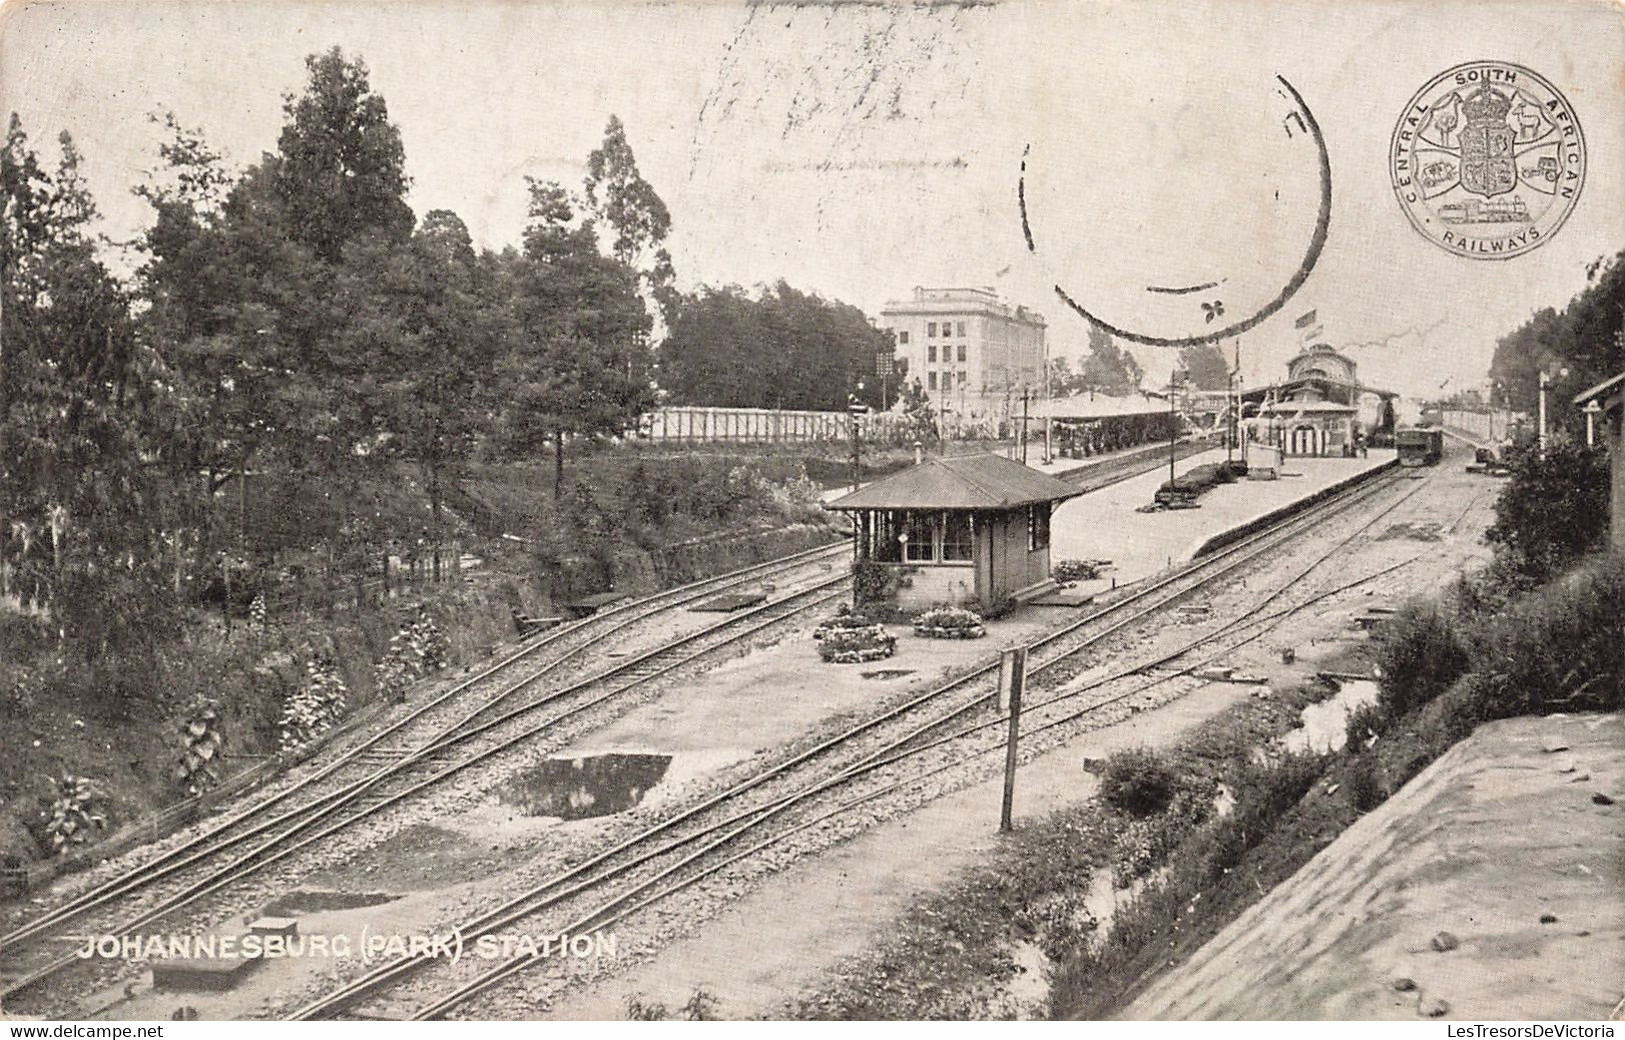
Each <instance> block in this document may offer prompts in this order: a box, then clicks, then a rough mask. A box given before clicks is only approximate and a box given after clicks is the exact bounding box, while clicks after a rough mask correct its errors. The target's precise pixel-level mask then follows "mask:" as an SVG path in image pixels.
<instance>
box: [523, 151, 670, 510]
mask: <svg viewBox="0 0 1625 1040" xmlns="http://www.w3.org/2000/svg"><path fill="white" fill-rule="evenodd" d="M529 186H530V205H529V211H528V212H529V217H530V222H529V224H528V225H527V227H526V229H525V241H524V249H523V251H522V252H521V253H517V254H514V255H513V256H512V257H510V259H509V262H508V265H507V266H508V268H509V277H510V278H511V279H512V282H511V284H512V293H513V295H512V299H513V318H514V332H513V336H514V343H513V345H512V347H511V349H510V350H509V351H508V352H507V355H506V357H505V358H504V361H503V364H502V370H503V375H504V380H505V381H504V387H505V390H506V394H505V396H506V404H507V413H506V415H505V417H504V428H505V433H506V439H507V442H508V446H509V448H510V450H513V451H516V452H529V451H535V450H537V449H539V448H540V447H541V446H542V445H544V444H550V445H551V446H552V448H553V458H554V474H553V491H554V495H555V496H557V495H558V494H560V493H561V492H562V490H563V484H564V456H565V451H566V447H567V444H568V442H569V441H571V440H591V439H595V438H598V437H604V436H614V435H618V434H621V433H624V432H626V431H627V430H630V429H632V428H634V427H635V426H636V425H637V424H638V422H639V420H640V418H641V416H642V415H643V413H645V412H646V411H648V410H649V408H651V407H652V406H653V404H654V390H653V385H652V382H651V378H650V377H651V374H652V357H651V355H650V352H649V348H648V345H647V336H648V331H649V326H650V316H649V313H648V312H647V310H645V308H644V305H643V301H642V299H641V298H640V297H639V295H638V280H637V275H636V273H635V272H634V271H633V270H632V269H631V268H630V267H629V266H628V265H627V264H625V263H624V262H622V261H621V260H618V259H616V258H615V257H611V256H604V255H603V254H602V253H600V252H599V251H598V245H597V234H596V231H595V229H594V227H593V222H592V221H591V220H590V219H585V218H582V217H581V216H580V213H579V210H580V207H579V206H578V205H577V204H576V203H575V201H574V200H572V199H571V198H570V196H569V194H568V193H567V192H566V191H565V190H564V189H563V188H562V187H560V186H559V185H558V184H555V183H553V182H551V181H538V180H534V179H532V180H530V181H529Z"/></svg>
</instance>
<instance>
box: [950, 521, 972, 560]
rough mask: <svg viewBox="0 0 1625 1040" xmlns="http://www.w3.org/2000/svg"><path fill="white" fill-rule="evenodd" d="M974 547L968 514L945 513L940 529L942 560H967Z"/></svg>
mask: <svg viewBox="0 0 1625 1040" xmlns="http://www.w3.org/2000/svg"><path fill="white" fill-rule="evenodd" d="M974 547H975V538H974V534H973V530H972V528H971V517H970V514H969V513H946V514H944V524H943V528H942V559H943V562H948V561H952V560H960V561H963V560H969V559H971V557H972V554H973V551H974Z"/></svg>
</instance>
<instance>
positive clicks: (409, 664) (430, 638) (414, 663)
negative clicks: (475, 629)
mask: <svg viewBox="0 0 1625 1040" xmlns="http://www.w3.org/2000/svg"><path fill="white" fill-rule="evenodd" d="M450 656H451V643H450V641H449V640H447V638H446V634H445V633H444V632H442V631H441V630H440V626H439V625H437V624H435V621H434V618H432V617H430V616H429V612H428V611H427V610H425V609H424V608H423V607H419V608H418V611H417V615H416V616H415V617H414V618H413V619H412V620H411V622H410V623H408V624H407V625H406V626H405V627H404V628H402V629H401V630H400V631H399V632H397V633H395V634H394V635H393V636H391V637H390V639H389V652H388V653H386V654H385V655H384V658H383V660H381V661H379V662H378V664H377V665H376V666H375V668H374V670H373V672H374V675H375V677H376V679H377V682H378V693H379V695H380V696H383V697H388V698H390V699H392V700H400V699H403V698H404V697H405V696H406V688H407V687H408V686H411V685H412V683H414V682H416V681H417V680H419V679H421V678H422V677H424V676H425V675H428V674H429V673H431V672H437V671H439V670H440V669H442V668H444V667H446V665H447V664H448V663H449V662H450Z"/></svg>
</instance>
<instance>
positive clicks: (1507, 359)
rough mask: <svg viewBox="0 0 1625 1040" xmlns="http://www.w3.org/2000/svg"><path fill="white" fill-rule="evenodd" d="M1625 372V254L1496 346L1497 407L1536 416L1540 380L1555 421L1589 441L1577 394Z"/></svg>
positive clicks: (1591, 271) (1599, 262) (1602, 264)
mask: <svg viewBox="0 0 1625 1040" xmlns="http://www.w3.org/2000/svg"><path fill="white" fill-rule="evenodd" d="M1622 370H1625V250H1621V251H1620V252H1618V253H1616V254H1614V255H1613V256H1611V257H1599V258H1597V259H1596V260H1595V261H1593V262H1592V263H1591V264H1590V266H1589V267H1588V268H1587V269H1586V286H1585V288H1584V289H1582V290H1581V291H1580V292H1578V293H1576V294H1575V296H1574V297H1573V299H1571V300H1570V301H1569V302H1568V304H1567V305H1566V306H1565V307H1563V309H1562V310H1558V309H1557V308H1555V307H1546V308H1543V309H1541V310H1539V311H1537V312H1535V313H1534V314H1533V315H1531V316H1530V317H1529V320H1528V321H1526V322H1524V323H1523V324H1522V325H1520V326H1518V328H1516V329H1514V330H1513V331H1512V332H1510V333H1508V334H1507V335H1505V336H1503V337H1501V339H1500V340H1498V341H1497V342H1496V345H1495V356H1494V359H1493V360H1492V362H1491V364H1490V378H1491V380H1492V381H1494V383H1495V384H1496V385H1497V389H1496V391H1495V393H1494V395H1493V400H1492V401H1491V402H1489V403H1491V404H1494V405H1502V404H1505V405H1510V406H1511V407H1512V408H1513V409H1515V410H1518V411H1522V412H1526V413H1528V414H1529V415H1534V414H1535V411H1536V408H1537V407H1538V404H1539V394H1540V375H1541V373H1542V372H1545V373H1546V375H1547V377H1548V378H1549V380H1550V383H1549V385H1548V388H1547V394H1548V396H1547V402H1546V405H1547V416H1548V422H1549V423H1550V424H1551V426H1552V427H1553V428H1555V429H1557V430H1564V431H1567V432H1568V433H1569V434H1570V435H1572V436H1575V437H1577V438H1583V437H1584V428H1585V417H1584V415H1583V414H1581V413H1580V412H1579V410H1578V409H1575V408H1573V407H1570V406H1569V401H1570V400H1571V399H1572V398H1573V397H1574V395H1575V394H1578V393H1580V392H1581V391H1582V390H1585V389H1586V388H1587V387H1590V386H1593V385H1595V384H1597V383H1600V382H1601V381H1603V380H1604V379H1607V378H1609V377H1610V376H1615V375H1618V374H1619V373H1620V372H1621V371H1622Z"/></svg>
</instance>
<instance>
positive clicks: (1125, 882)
mask: <svg viewBox="0 0 1625 1040" xmlns="http://www.w3.org/2000/svg"><path fill="white" fill-rule="evenodd" d="M1211 813H1212V792H1211V791H1209V790H1208V789H1206V788H1205V787H1204V788H1201V789H1197V788H1195V787H1182V788H1181V789H1180V790H1179V791H1178V792H1177V793H1176V794H1175V795H1174V796H1173V799H1172V801H1170V802H1169V804H1168V808H1167V811H1166V812H1162V813H1159V814H1157V815H1155V816H1152V817H1149V818H1144V819H1135V820H1130V821H1129V822H1128V825H1127V826H1126V827H1124V828H1122V829H1121V830H1119V831H1118V832H1117V834H1116V836H1115V837H1114V838H1113V840H1112V855H1113V858H1114V860H1115V861H1116V864H1115V866H1114V867H1113V871H1112V881H1113V883H1114V884H1116V885H1117V887H1118V888H1127V887H1128V886H1129V885H1130V884H1132V883H1133V882H1135V881H1136V880H1138V879H1140V878H1143V877H1145V876H1146V875H1148V874H1150V873H1151V872H1152V871H1153V870H1156V869H1157V868H1158V867H1161V866H1162V865H1163V864H1164V863H1166V862H1168V856H1169V854H1170V853H1172V852H1173V851H1174V849H1176V848H1178V847H1179V844H1180V843H1181V842H1183V841H1184V840H1185V839H1186V838H1188V837H1190V835H1191V832H1192V831H1193V830H1195V829H1196V828H1197V827H1199V826H1201V825H1202V824H1203V823H1205V822H1206V821H1207V818H1208V816H1209V815H1211Z"/></svg>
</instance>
